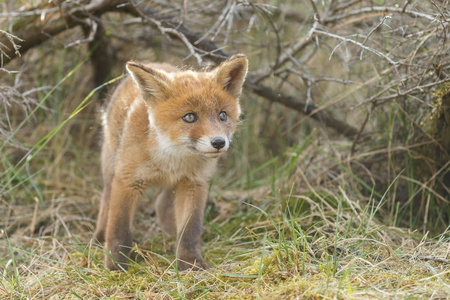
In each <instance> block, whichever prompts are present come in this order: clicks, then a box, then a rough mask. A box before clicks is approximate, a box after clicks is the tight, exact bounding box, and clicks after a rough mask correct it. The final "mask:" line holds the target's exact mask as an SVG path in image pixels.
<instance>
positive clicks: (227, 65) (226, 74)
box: [213, 54, 248, 98]
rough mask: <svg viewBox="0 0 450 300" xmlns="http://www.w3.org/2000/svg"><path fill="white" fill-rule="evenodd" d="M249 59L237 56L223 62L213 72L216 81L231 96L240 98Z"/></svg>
mask: <svg viewBox="0 0 450 300" xmlns="http://www.w3.org/2000/svg"><path fill="white" fill-rule="evenodd" d="M247 64H248V63H247V57H246V56H245V55H244V54H237V55H234V56H232V57H231V58H229V59H227V60H226V61H224V62H222V63H221V64H220V65H219V66H218V67H217V68H216V69H215V70H214V71H213V72H214V73H215V74H214V80H215V81H216V82H217V83H218V84H219V85H220V86H221V87H222V88H223V89H224V90H225V91H226V92H227V93H228V94H230V95H231V96H233V97H234V98H239V96H240V95H241V92H242V85H243V84H244V79H245V75H246V74H247Z"/></svg>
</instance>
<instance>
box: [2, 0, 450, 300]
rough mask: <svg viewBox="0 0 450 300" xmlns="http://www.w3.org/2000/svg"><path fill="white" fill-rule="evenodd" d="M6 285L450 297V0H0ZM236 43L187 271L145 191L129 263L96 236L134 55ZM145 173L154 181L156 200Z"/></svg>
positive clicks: (188, 56)
mask: <svg viewBox="0 0 450 300" xmlns="http://www.w3.org/2000/svg"><path fill="white" fill-rule="evenodd" d="M0 7H1V12H0V160H1V163H0V201H1V204H0V296H1V298H5V299H6V298H8V299H22V298H26V299H36V298H37V299H39V298H42V299H66V298H67V299H71V298H80V299H90V298H91V299H98V298H110V299H116V298H120V299H128V298H129V299H171V298H176V299H178V298H187V299H196V298H205V299H215V298H224V299H228V298H236V299H247V298H248V299H253V298H262V299H266V298H270V299H273V298H275V299H281V298H286V299H289V298H291V299H293V298H298V299H303V298H305V299H322V298H340V299H353V298H355V299H362V298H364V299H365V298H375V299H380V298H391V299H394V298H395V299H397V298H408V299H411V298H414V299H416V298H427V299H428V298H432V299H445V298H449V297H450V280H449V279H450V275H449V273H450V268H449V263H450V259H449V258H447V257H448V256H449V251H450V242H449V232H448V224H449V216H450V205H449V200H450V197H449V191H450V159H449V149H450V75H449V74H450V56H449V55H448V53H450V49H449V48H450V47H449V43H448V39H449V36H448V34H449V21H450V11H449V7H450V6H449V2H448V1H447V0H444V1H437V0H425V1H419V0H406V1H401V2H399V1H383V0H373V1H370V0H342V1H341V0H339V1H338V0H334V1H333V0H321V1H318V0H317V1H316V0H309V1H307V0H305V1H294V0H286V1H279V0H266V1H262V0H259V1H258V0H255V1H253V0H252V1H250V0H248V1H247V0H213V1H206V0H167V1H163V0H161V1H159V0H153V1H150V0H139V1H138V0H130V1H128V0H110V1H107V0H75V1H70V0H56V1H45V0H20V1H17V0H0ZM241 52H242V53H246V54H247V56H248V58H249V62H250V70H249V74H248V78H247V81H246V84H245V91H244V94H243V96H242V97H241V102H242V104H243V106H244V112H245V113H244V117H243V119H242V123H241V125H240V129H239V132H238V134H237V136H236V138H235V141H234V145H233V147H232V149H231V151H229V152H230V153H228V155H227V156H226V157H224V159H222V160H221V164H220V165H221V168H220V169H221V170H220V173H218V174H217V175H216V176H215V178H214V179H213V181H212V184H211V188H210V193H209V202H208V206H207V213H206V221H205V233H204V235H203V240H204V256H205V258H206V260H208V261H209V262H210V263H211V264H212V266H213V267H212V268H211V269H210V270H208V271H205V272H189V271H188V272H184V273H179V272H178V271H177V270H176V268H175V266H174V264H173V261H174V252H175V248H176V245H175V241H174V240H173V239H172V238H170V237H167V236H165V235H163V234H162V232H161V230H160V229H159V227H158V225H157V224H156V222H155V220H154V218H153V215H154V211H153V207H152V205H151V201H150V200H149V201H147V202H143V203H142V204H141V206H140V210H139V212H138V213H137V216H136V219H135V232H134V236H135V239H136V240H137V243H136V245H135V246H134V248H133V250H134V251H133V252H134V254H135V257H134V261H133V262H130V263H131V264H132V267H131V268H130V271H129V272H128V273H118V272H110V271H108V270H106V269H105V268H104V267H103V265H102V257H103V249H101V248H99V247H95V246H93V245H92V244H90V243H89V241H90V238H91V236H92V232H93V230H94V228H95V218H96V214H97V213H98V207H99V200H100V195H101V190H102V186H101V174H100V166H99V145H100V143H101V138H100V137H101V128H100V123H99V118H98V115H99V111H100V107H101V106H102V103H104V102H106V101H108V95H109V94H110V91H111V90H112V88H113V86H114V84H115V81H117V80H118V77H119V76H121V75H122V74H124V69H123V67H124V64H125V62H126V61H128V60H131V59H133V60H137V61H165V62H170V63H172V64H175V65H180V66H181V65H185V66H190V67H193V68H204V67H208V66H213V65H216V64H217V63H219V62H220V61H221V60H223V59H225V58H226V57H228V56H230V55H232V54H235V53H241ZM153 192H154V190H150V191H149V193H148V198H149V199H151V198H152V193H153Z"/></svg>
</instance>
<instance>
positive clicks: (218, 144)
mask: <svg viewBox="0 0 450 300" xmlns="http://www.w3.org/2000/svg"><path fill="white" fill-rule="evenodd" d="M211 145H212V146H213V147H214V148H216V149H217V150H220V149H222V148H223V147H225V139H224V138H221V137H215V138H213V139H212V140H211Z"/></svg>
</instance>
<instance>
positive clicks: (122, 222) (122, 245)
mask: <svg viewBox="0 0 450 300" xmlns="http://www.w3.org/2000/svg"><path fill="white" fill-rule="evenodd" d="M141 197H142V191H141V190H138V189H136V188H134V187H133V186H129V185H127V184H125V183H124V182H123V181H121V180H120V179H116V178H114V180H113V182H112V185H111V196H110V204H109V212H108V221H107V227H106V237H105V247H106V249H107V250H108V251H109V252H110V254H111V256H109V255H106V266H107V267H108V268H109V269H110V270H120V269H121V268H123V269H125V270H127V268H128V265H127V264H128V262H129V258H128V256H129V253H130V249H131V245H132V238H131V222H132V220H133V216H134V213H135V211H136V207H137V205H138V203H139V200H140V198H141Z"/></svg>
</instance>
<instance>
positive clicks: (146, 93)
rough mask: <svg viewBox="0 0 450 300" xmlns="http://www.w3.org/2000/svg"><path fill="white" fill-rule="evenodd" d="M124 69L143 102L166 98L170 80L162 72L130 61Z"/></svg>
mask: <svg viewBox="0 0 450 300" xmlns="http://www.w3.org/2000/svg"><path fill="white" fill-rule="evenodd" d="M126 69H127V71H128V73H130V75H131V77H132V78H133V80H134V82H136V84H137V86H138V87H139V90H140V91H141V94H142V96H143V97H144V100H155V99H163V98H165V97H166V96H167V94H168V91H169V81H170V80H169V78H168V77H167V76H166V74H164V73H163V72H161V71H158V70H155V69H153V68H150V67H146V66H144V65H142V64H139V63H135V62H132V61H130V62H128V63H127V65H126Z"/></svg>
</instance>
